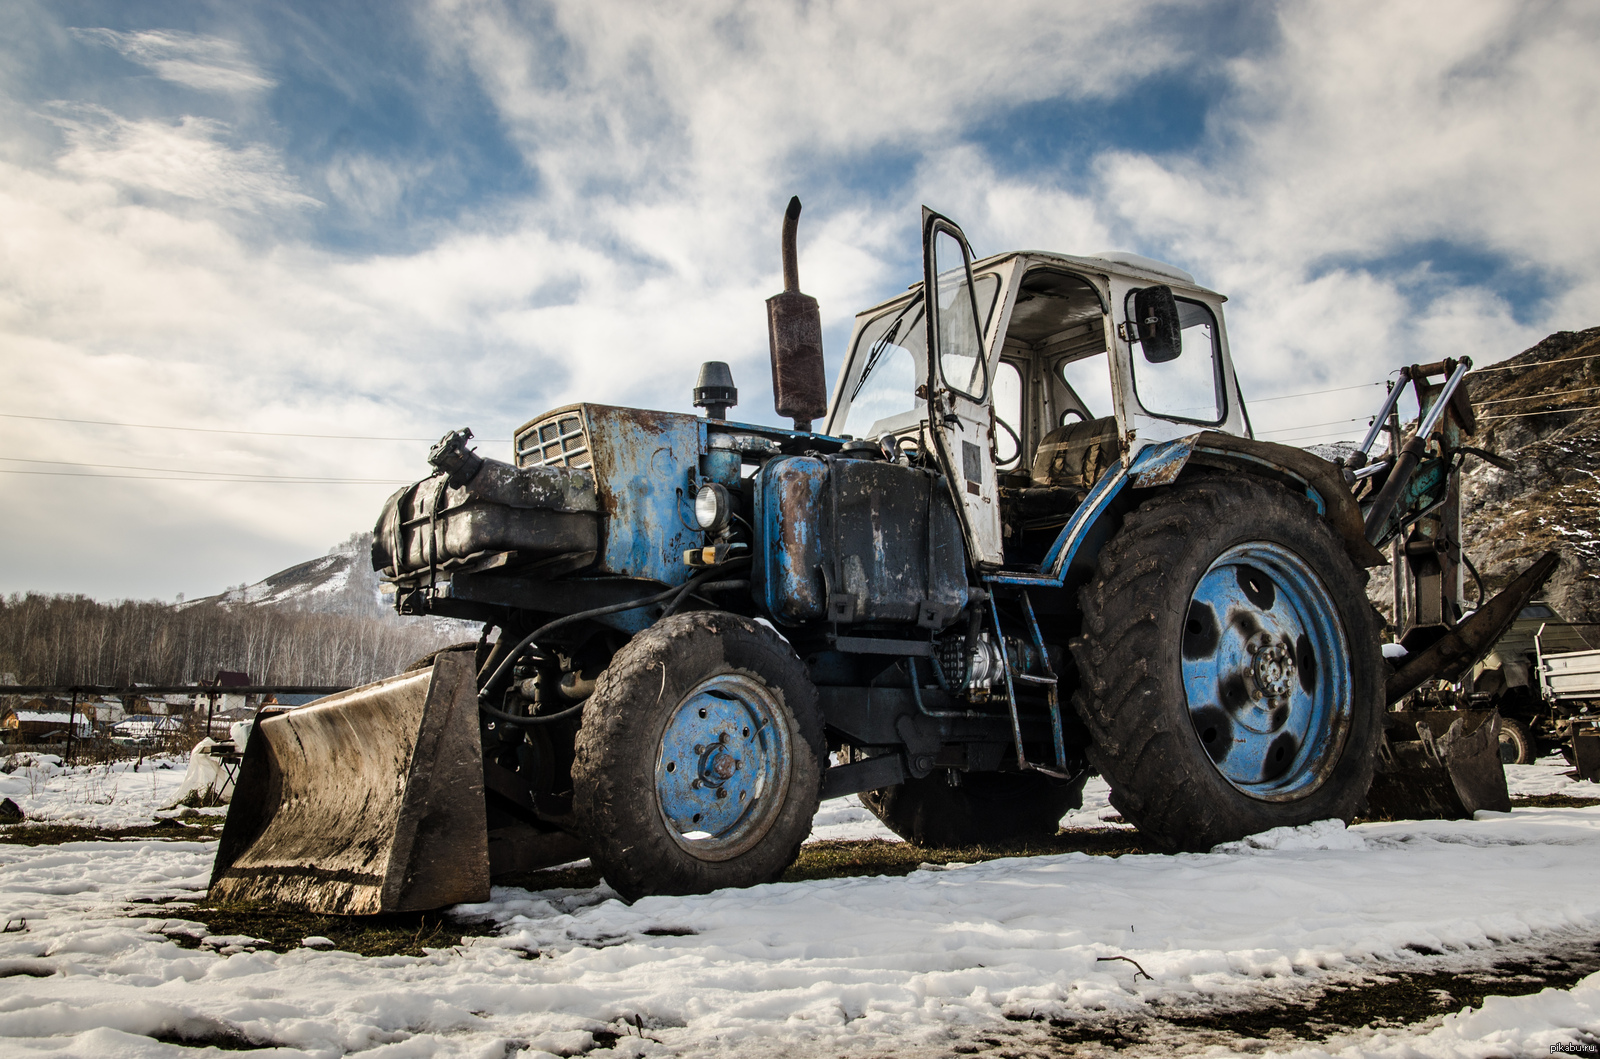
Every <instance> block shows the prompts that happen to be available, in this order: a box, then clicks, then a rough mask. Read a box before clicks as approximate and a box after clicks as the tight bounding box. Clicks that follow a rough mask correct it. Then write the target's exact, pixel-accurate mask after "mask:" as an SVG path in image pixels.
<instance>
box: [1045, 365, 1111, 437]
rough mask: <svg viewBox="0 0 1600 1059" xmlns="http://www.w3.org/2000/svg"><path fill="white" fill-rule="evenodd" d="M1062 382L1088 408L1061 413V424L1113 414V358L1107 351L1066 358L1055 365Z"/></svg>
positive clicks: (1067, 410)
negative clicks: (1071, 358)
mask: <svg viewBox="0 0 1600 1059" xmlns="http://www.w3.org/2000/svg"><path fill="white" fill-rule="evenodd" d="M1056 371H1057V373H1058V374H1060V376H1061V381H1062V382H1064V383H1066V384H1067V389H1069V390H1071V391H1072V396H1074V397H1076V398H1077V399H1078V402H1079V403H1080V404H1082V405H1083V407H1084V408H1085V409H1086V410H1087V411H1088V415H1087V416H1085V415H1083V414H1081V413H1080V412H1079V411H1078V410H1077V409H1076V408H1069V409H1066V410H1064V411H1063V412H1062V413H1061V423H1060V425H1061V426H1066V425H1067V424H1068V423H1074V422H1077V421H1079V420H1082V419H1085V418H1088V419H1099V418H1101V417H1102V416H1108V415H1111V414H1112V404H1111V360H1110V358H1109V357H1107V356H1106V354H1105V352H1104V351H1101V352H1099V353H1096V354H1094V355H1092V356H1088V357H1080V358H1078V359H1077V360H1064V361H1062V362H1060V363H1059V364H1057V365H1056Z"/></svg>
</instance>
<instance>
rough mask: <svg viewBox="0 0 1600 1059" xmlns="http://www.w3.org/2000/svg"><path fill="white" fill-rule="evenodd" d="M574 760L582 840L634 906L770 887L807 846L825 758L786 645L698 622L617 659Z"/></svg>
mask: <svg viewBox="0 0 1600 1059" xmlns="http://www.w3.org/2000/svg"><path fill="white" fill-rule="evenodd" d="M575 752H576V759H575V761H574V763H573V767H572V783H573V814H574V816H575V817H576V819H577V822H578V826H579V830H580V832H581V833H582V836H583V839H584V841H585V842H586V843H587V845H588V847H589V850H590V856H591V859H592V860H593V862H594V864H595V866H596V867H598V868H599V869H600V871H601V873H602V874H603V875H604V876H605V879H606V882H608V883H610V884H611V887H612V888H613V889H615V890H616V891H617V893H619V894H620V895H621V896H622V897H623V898H624V899H625V900H628V901H633V900H636V899H638V898H640V897H644V896H646V895H649V894H696V893H708V892H710V891H712V890H717V889H721V888H723V887H728V886H753V885H756V884H758V883H764V882H772V881H774V880H776V879H777V878H778V876H780V875H782V874H783V871H784V869H785V868H787V867H788V866H789V865H790V864H792V863H793V862H794V859H795V857H796V856H798V855H799V852H800V843H801V842H802V841H804V839H805V837H806V836H807V835H808V834H810V833H811V821H812V818H813V817H814V816H815V815H816V812H817V805H818V801H819V799H820V797H821V792H822V763H823V761H824V760H825V757H824V755H825V753H826V750H825V745H824V740H823V733H822V715H821V712H820V710H819V709H818V707H817V692H816V688H815V686H813V685H812V683H811V680H810V678H809V677H808V676H807V674H806V670H805V666H804V665H803V663H801V661H800V659H799V658H798V657H797V656H796V655H795V653H794V651H793V650H792V649H791V648H790V647H789V645H788V644H787V643H785V642H784V641H783V640H782V639H781V638H779V637H778V636H777V635H776V634H775V633H774V632H772V630H770V629H768V628H766V627H765V626H763V625H760V624H758V623H757V622H754V621H751V620H750V619H748V618H743V617H740V616H738V615H736V614H729V613H726V612H721V611H698V612H694V613H689V614H680V615H675V616H673V617H669V618H665V619H663V620H662V621H660V622H658V623H657V624H655V625H654V626H652V627H650V628H649V629H646V630H645V631H644V632H641V633H639V634H638V635H637V636H635V637H634V638H633V639H632V640H630V641H629V642H628V643H627V645H626V646H624V647H623V648H622V649H621V650H620V651H618V652H617V654H616V656H615V657H614V658H613V659H612V660H611V664H610V665H609V666H608V667H607V668H606V670H605V672H603V673H602V674H601V675H600V678H599V680H598V681H597V683H596V686H595V690H594V694H592V695H591V696H590V697H589V698H588V700H587V701H586V703H585V705H584V710H583V724H582V726H581V727H580V728H579V730H578V735H577V743H576V747H575Z"/></svg>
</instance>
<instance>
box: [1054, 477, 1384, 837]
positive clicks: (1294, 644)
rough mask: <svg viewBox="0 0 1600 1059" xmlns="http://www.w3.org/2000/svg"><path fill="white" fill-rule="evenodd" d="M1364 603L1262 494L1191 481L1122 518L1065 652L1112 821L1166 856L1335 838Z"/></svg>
mask: <svg viewBox="0 0 1600 1059" xmlns="http://www.w3.org/2000/svg"><path fill="white" fill-rule="evenodd" d="M1365 585H1366V574H1365V572H1364V571H1363V570H1361V569H1360V568H1358V567H1357V566H1356V565H1355V563H1354V562H1353V561H1352V560H1351V559H1350V557H1349V555H1348V554H1347V553H1346V551H1345V549H1344V546H1343V544H1342V543H1341V542H1340V540H1339V538H1338V536H1337V535H1336V534H1335V533H1334V531H1333V530H1332V528H1331V527H1329V525H1328V524H1327V523H1326V521H1324V520H1323V519H1322V518H1321V517H1320V516H1319V515H1318V514H1317V512H1316V510H1315V508H1313V506H1312V505H1311V503H1310V501H1309V500H1307V498H1306V497H1304V496H1300V495H1296V494H1295V493H1293V492H1290V491H1289V490H1288V489H1286V488H1284V487H1282V486H1280V485H1277V484H1276V483H1273V482H1269V481H1265V480H1262V479H1259V478H1254V477H1250V476H1245V475H1227V476H1224V475H1207V476H1204V477H1197V478H1193V479H1188V480H1184V481H1181V482H1180V483H1179V484H1178V485H1176V486H1174V487H1172V488H1170V489H1166V490H1164V491H1162V492H1160V493H1158V494H1156V495H1155V496H1154V497H1153V498H1151V499H1149V500H1146V501H1145V502H1144V503H1143V504H1142V505H1140V507H1139V508H1138V509H1137V510H1135V511H1133V512H1132V513H1130V514H1129V515H1128V516H1127V518H1126V519H1125V520H1124V523H1123V526H1122V528H1121V530H1120V531H1119V532H1118V533H1117V535H1116V536H1115V537H1114V538H1112V540H1111V541H1110V542H1109V543H1108V544H1107V545H1106V547H1105V549H1104V550H1103V551H1102V553H1101V556H1100V561H1099V567H1098V569H1097V571H1096V574H1095V576H1094V577H1093V578H1092V579H1091V581H1090V582H1089V583H1088V584H1087V585H1086V586H1085V587H1084V588H1083V590H1082V591H1081V593H1080V602H1081V605H1082V609H1083V634H1082V635H1081V636H1080V637H1078V638H1077V639H1076V640H1074V641H1073V644H1072V651H1073V657H1074V659H1075V660H1076V662H1077V665H1078V669H1079V673H1080V676H1081V681H1080V687H1079V690H1078V691H1077V693H1076V695H1075V697H1074V705H1075V706H1076V707H1077V710H1078V712H1079V714H1080V715H1081V716H1082V718H1083V720H1084V722H1085V723H1086V724H1087V725H1088V726H1089V729H1090V732H1091V734H1092V737H1093V738H1092V742H1091V745H1090V747H1089V750H1088V753H1089V759H1090V761H1091V762H1093V763H1094V765H1095V766H1096V767H1097V768H1098V769H1099V770H1100V772H1101V774H1102V775H1104V776H1105V777H1106V780H1107V781H1108V782H1109V783H1110V785H1111V804H1112V805H1114V806H1116V808H1117V809H1118V810H1119V811H1120V812H1121V813H1122V815H1123V817H1124V818H1125V819H1127V820H1128V822H1130V823H1132V824H1135V825H1137V826H1138V827H1139V829H1140V831H1141V832H1143V833H1144V835H1145V836H1146V837H1148V838H1149V839H1150V840H1151V841H1152V843H1153V844H1154V845H1156V846H1158V847H1160V848H1164V849H1168V850H1191V851H1203V850H1207V849H1210V848H1211V847H1213V846H1215V845H1217V844H1218V843H1220V842H1227V841H1231V840H1235V839H1239V838H1243V837H1244V836H1246V835H1250V834H1255V833H1258V832H1261V831H1266V830H1269V829H1271V828H1275V827H1287V826H1297V825H1301V824H1308V823H1311V822H1313V821H1316V820H1326V819H1330V818H1339V819H1342V820H1344V821H1345V822H1347V823H1348V822H1349V821H1350V820H1351V819H1352V818H1353V817H1354V815H1355V813H1356V811H1357V809H1358V808H1359V806H1360V805H1361V803H1362V800H1363V799H1364V798H1365V797H1366V793H1367V788H1368V787H1369V786H1370V785H1371V781H1372V772H1373V766H1374V763H1375V761H1374V759H1375V757H1376V750H1377V741H1378V739H1379V737H1380V734H1381V732H1382V721H1383V709H1384V707H1383V673H1384V664H1383V658H1382V655H1381V653H1380V648H1379V639H1378V627H1377V623H1376V620H1375V618H1376V614H1375V612H1374V611H1373V609H1372V606H1371V604H1369V603H1368V602H1367V598H1366V593H1365Z"/></svg>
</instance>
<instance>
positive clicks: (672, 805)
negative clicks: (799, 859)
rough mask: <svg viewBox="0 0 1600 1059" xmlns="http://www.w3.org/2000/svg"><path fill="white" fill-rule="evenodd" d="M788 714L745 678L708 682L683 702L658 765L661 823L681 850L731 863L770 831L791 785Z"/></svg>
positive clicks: (735, 675)
mask: <svg viewBox="0 0 1600 1059" xmlns="http://www.w3.org/2000/svg"><path fill="white" fill-rule="evenodd" d="M785 717H786V714H785V712H784V709H783V707H782V706H781V704H780V703H779V702H778V700H777V697H776V695H774V693H773V691H772V689H770V688H768V687H767V686H766V685H765V684H763V683H762V682H761V681H759V680H757V679H755V678H754V677H751V676H748V675H746V674H743V673H720V674H718V675H717V676H714V677H711V678H709V679H707V680H703V681H701V682H700V683H699V684H697V685H695V687H694V688H693V689H692V690H691V691H690V692H689V693H688V694H687V695H685V696H684V697H683V699H682V700H680V701H679V703H678V705H677V707H676V708H674V709H673V711H672V713H671V715H670V716H669V717H668V718H667V721H666V726H665V727H664V728H663V730H662V733H661V742H660V747H659V750H658V752H657V754H656V765H655V789H656V801H657V804H658V805H659V806H660V808H661V818H662V819H663V820H664V821H665V822H666V825H667V831H668V833H669V834H670V835H671V836H672V838H673V840H674V841H675V842H677V843H678V845H679V846H681V847H682V848H683V849H685V850H687V851H688V852H690V853H692V854H693V855H694V856H696V857H699V858H700V859H701V860H728V859H730V858H732V857H736V856H738V855H739V854H741V853H744V852H746V851H747V850H749V849H751V848H752V847H754V846H755V845H756V843H758V842H760V841H761V838H762V837H763V836H764V835H765V834H766V833H767V831H768V830H770V829H771V827H772V823H773V820H774V819H775V818H776V816H777V814H778V811H779V810H780V809H781V808H782V806H783V798H784V794H785V792H786V791H787V790H788V786H789V768H790V745H789V726H788V724H787V722H786V720H785Z"/></svg>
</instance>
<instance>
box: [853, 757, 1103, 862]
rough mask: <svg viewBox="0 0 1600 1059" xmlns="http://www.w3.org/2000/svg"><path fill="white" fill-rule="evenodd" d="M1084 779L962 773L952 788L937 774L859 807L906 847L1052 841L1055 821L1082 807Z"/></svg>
mask: <svg viewBox="0 0 1600 1059" xmlns="http://www.w3.org/2000/svg"><path fill="white" fill-rule="evenodd" d="M1087 779H1088V774H1087V773H1085V774H1084V775H1082V776H1079V777H1078V778H1077V779H1075V780H1057V779H1052V778H1051V777H1049V776H1046V775H1044V774H1042V773H1039V772H968V773H963V774H962V775H961V785H960V786H959V787H952V786H951V785H950V781H949V779H948V778H947V776H946V774H945V773H944V772H943V771H936V772H934V773H933V774H932V775H929V776H926V777H924V778H922V779H908V780H906V781H905V782H904V783H899V784H896V785H895V786H893V787H884V788H882V789H881V790H875V791H863V792H862V794H861V804H862V805H864V806H866V807H867V808H868V809H869V810H871V811H872V814H873V815H874V816H876V817H877V818H878V819H879V820H882V821H883V822H884V824H885V825H886V826H887V827H888V828H889V830H891V831H893V832H894V833H895V834H897V835H899V836H900V837H901V838H903V839H905V840H906V841H907V842H910V843H911V844H912V845H916V846H923V847H927V848H932V849H961V848H964V847H967V846H982V845H988V844H990V843H997V842H1026V841H1028V840H1030V839H1033V840H1037V839H1046V838H1053V837H1055V834H1056V832H1057V831H1058V830H1060V826H1061V818H1062V817H1063V816H1065V815H1066V814H1067V813H1068V812H1070V811H1071V810H1073V809H1076V808H1078V807H1079V806H1081V805H1082V804H1083V785H1084V783H1085V781H1087Z"/></svg>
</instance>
